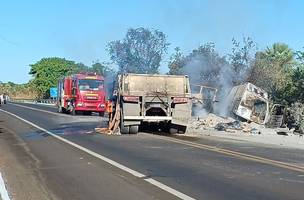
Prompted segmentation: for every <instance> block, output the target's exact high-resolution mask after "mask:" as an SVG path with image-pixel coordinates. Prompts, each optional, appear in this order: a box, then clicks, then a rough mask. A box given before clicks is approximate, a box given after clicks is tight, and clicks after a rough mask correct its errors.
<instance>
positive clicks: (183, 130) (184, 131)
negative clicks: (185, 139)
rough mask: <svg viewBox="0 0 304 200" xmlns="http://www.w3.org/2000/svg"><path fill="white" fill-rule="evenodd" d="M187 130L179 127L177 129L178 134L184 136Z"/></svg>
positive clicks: (184, 127)
mask: <svg viewBox="0 0 304 200" xmlns="http://www.w3.org/2000/svg"><path fill="white" fill-rule="evenodd" d="M186 130H187V126H179V127H178V133H179V134H185V133H186Z"/></svg>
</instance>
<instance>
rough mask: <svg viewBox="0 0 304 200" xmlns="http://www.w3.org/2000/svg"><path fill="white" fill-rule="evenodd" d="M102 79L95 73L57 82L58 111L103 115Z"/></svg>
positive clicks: (103, 90) (70, 77)
mask: <svg viewBox="0 0 304 200" xmlns="http://www.w3.org/2000/svg"><path fill="white" fill-rule="evenodd" d="M105 95H106V92H105V88H104V78H103V77H102V76H99V75H96V74H95V73H81V74H74V75H71V76H67V77H64V78H63V79H61V80H59V82H58V101H57V105H58V111H59V112H63V113H70V114H72V115H75V114H76V113H80V112H81V113H83V114H89V115H90V114H91V113H92V112H98V113H99V115H100V116H103V115H104V112H105V110H106V105H105Z"/></svg>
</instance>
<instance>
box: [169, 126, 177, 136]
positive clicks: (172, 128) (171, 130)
mask: <svg viewBox="0 0 304 200" xmlns="http://www.w3.org/2000/svg"><path fill="white" fill-rule="evenodd" d="M177 132H178V129H177V128H176V127H170V128H169V133H170V134H176V133H177Z"/></svg>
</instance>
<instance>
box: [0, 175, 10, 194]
mask: <svg viewBox="0 0 304 200" xmlns="http://www.w3.org/2000/svg"><path fill="white" fill-rule="evenodd" d="M0 198H2V200H10V197H9V196H8V192H7V190H6V188H5V183H4V180H3V178H2V174H1V172H0Z"/></svg>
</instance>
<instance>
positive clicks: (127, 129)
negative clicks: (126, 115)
mask: <svg viewBox="0 0 304 200" xmlns="http://www.w3.org/2000/svg"><path fill="white" fill-rule="evenodd" d="M120 133H121V134H129V133H130V126H124V122H123V121H120Z"/></svg>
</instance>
